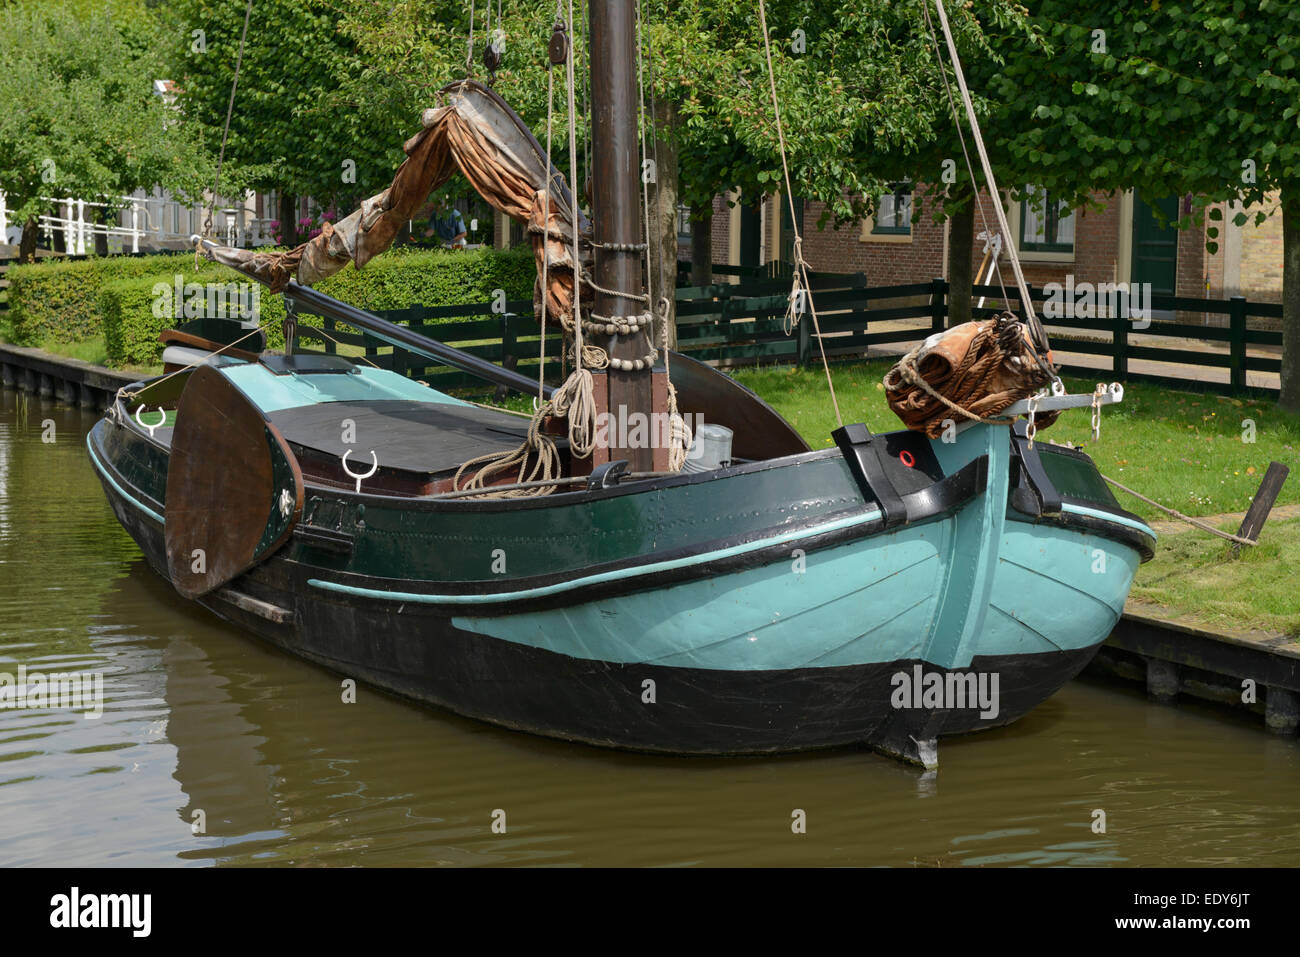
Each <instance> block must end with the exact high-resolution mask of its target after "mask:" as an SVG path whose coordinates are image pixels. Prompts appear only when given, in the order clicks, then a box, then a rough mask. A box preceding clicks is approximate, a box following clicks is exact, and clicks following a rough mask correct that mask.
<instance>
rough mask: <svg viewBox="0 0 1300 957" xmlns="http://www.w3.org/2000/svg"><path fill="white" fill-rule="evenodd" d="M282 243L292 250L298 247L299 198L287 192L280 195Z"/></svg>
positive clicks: (283, 191) (281, 191) (282, 191)
mask: <svg viewBox="0 0 1300 957" xmlns="http://www.w3.org/2000/svg"><path fill="white" fill-rule="evenodd" d="M278 199H279V202H278V204H277V205H278V206H279V207H280V210H279V214H278V215H279V217H280V242H281V244H283V245H285V246H288V247H289V248H290V249H292V248H293V247H294V246H297V245H298V197H297V196H294V195H293V194H292V193H289V192H287V191H285V190H280V192H279V193H278Z"/></svg>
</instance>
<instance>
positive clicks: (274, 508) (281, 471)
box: [164, 366, 303, 598]
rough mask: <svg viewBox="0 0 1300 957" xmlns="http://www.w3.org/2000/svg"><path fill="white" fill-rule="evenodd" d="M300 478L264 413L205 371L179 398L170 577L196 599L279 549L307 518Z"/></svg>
mask: <svg viewBox="0 0 1300 957" xmlns="http://www.w3.org/2000/svg"><path fill="white" fill-rule="evenodd" d="M302 506H303V484H302V471H301V470H300V469H299V467H298V462H297V459H295V457H294V455H293V453H292V452H291V451H290V450H289V446H288V444H287V443H286V442H285V440H284V437H283V436H282V435H281V434H280V432H279V430H277V429H276V428H275V426H273V425H271V424H270V423H269V422H267V421H266V419H265V417H264V416H263V415H262V413H261V411H260V410H259V409H258V408H257V407H256V406H255V405H253V403H252V402H250V401H249V399H248V398H247V397H246V396H245V395H244V394H243V393H242V392H240V391H239V389H237V388H236V387H235V386H234V385H232V384H231V383H230V382H229V380H227V379H226V378H225V377H224V376H223V375H221V373H219V372H217V371H216V370H215V369H213V368H212V367H210V366H199V367H198V368H197V369H195V371H194V372H193V373H192V374H191V375H190V380H189V382H188V383H187V384H186V386H185V391H184V392H183V393H181V401H180V406H179V408H178V409H177V412H176V427H175V429H174V430H173V432H172V446H171V457H170V460H169V462H168V466H167V500H166V523H165V526H164V535H165V540H166V545H167V570H168V574H169V575H170V577H171V580H172V584H173V585H174V586H175V587H176V590H177V591H178V592H180V593H181V594H182V595H184V596H185V597H186V598H197V597H199V596H200V595H205V594H207V593H208V592H210V591H212V590H213V589H215V588H220V587H221V586H222V585H225V584H227V583H228V582H230V581H231V580H232V579H234V578H235V577H236V576H238V575H239V574H241V573H243V572H245V571H247V570H248V569H249V568H251V567H252V566H254V565H256V564H257V563H258V562H260V561H262V560H263V559H264V558H266V557H267V556H269V555H270V554H271V553H272V552H274V551H275V550H276V549H277V548H278V547H279V546H280V545H281V544H283V542H284V541H285V539H286V538H287V537H288V536H289V534H290V532H292V531H293V526H294V525H295V524H296V523H297V521H298V519H299V518H300V517H301V516H302Z"/></svg>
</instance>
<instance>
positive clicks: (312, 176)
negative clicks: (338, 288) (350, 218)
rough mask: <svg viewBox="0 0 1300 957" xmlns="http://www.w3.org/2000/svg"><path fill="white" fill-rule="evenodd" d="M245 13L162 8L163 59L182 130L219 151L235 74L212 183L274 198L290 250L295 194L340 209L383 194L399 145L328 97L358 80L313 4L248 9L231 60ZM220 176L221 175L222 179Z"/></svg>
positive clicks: (273, 0)
mask: <svg viewBox="0 0 1300 957" xmlns="http://www.w3.org/2000/svg"><path fill="white" fill-rule="evenodd" d="M245 11H246V4H244V3H233V2H225V0H181V2H179V3H176V4H174V5H173V6H172V7H170V8H168V13H167V18H168V19H167V29H166V37H167V48H168V54H167V57H168V62H169V64H170V68H171V70H172V73H173V75H174V78H175V80H176V81H177V84H178V86H179V88H180V94H179V100H178V102H179V104H180V106H181V108H182V110H183V111H184V113H185V116H186V120H187V122H189V123H194V124H198V125H199V126H201V127H203V128H204V130H205V132H206V135H207V137H208V139H209V140H212V141H215V143H216V144H220V140H221V136H222V131H223V128H224V126H225V122H226V112H227V108H228V106H229V103H230V92H231V86H232V84H233V82H234V79H235V67H236V64H237V63H239V82H238V87H237V89H236V93H235V100H234V108H233V111H232V112H231V119H230V132H229V135H228V139H227V143H226V152H225V164H224V170H225V171H226V172H225V173H223V182H222V186H221V188H220V189H219V190H218V191H219V192H221V193H222V194H225V195H230V194H232V193H234V192H236V191H237V190H238V189H240V188H241V187H242V186H244V185H252V186H257V187H260V188H263V189H275V190H278V191H279V193H280V198H281V203H280V206H281V209H280V221H281V228H282V231H283V234H284V236H283V238H284V241H285V242H286V243H287V244H289V245H293V244H294V242H295V241H296V238H297V237H296V236H295V222H294V221H295V220H296V218H297V217H296V213H295V212H294V210H295V209H296V206H297V203H296V197H297V196H301V195H310V196H312V197H315V198H316V199H317V200H319V201H321V202H322V203H330V202H333V203H336V204H339V205H343V206H350V205H352V204H354V203H355V202H357V201H359V200H360V199H362V198H364V197H366V196H369V195H371V194H372V193H374V192H377V191H378V190H380V189H382V188H383V187H384V186H386V185H387V184H388V183H389V181H391V179H392V175H393V170H394V169H395V168H396V166H397V165H398V164H399V163H400V162H401V159H402V151H401V137H396V138H395V137H394V136H393V135H392V132H393V131H392V129H391V127H390V126H388V125H382V126H380V127H376V126H375V125H373V123H371V122H370V120H372V119H373V117H374V116H375V111H374V110H372V109H369V108H367V107H366V106H365V105H357V104H350V103H347V102H345V101H342V100H340V99H339V98H338V97H337V95H336V91H337V90H338V88H339V87H340V86H341V85H346V84H347V82H348V81H349V80H350V79H352V78H355V77H357V76H358V75H360V74H361V73H362V72H363V69H362V64H361V62H360V60H359V59H358V58H357V56H356V51H355V45H354V44H353V43H352V42H351V41H350V40H349V39H348V38H347V37H346V36H345V35H344V34H342V33H341V32H340V30H339V29H338V25H337V22H336V16H337V14H336V12H335V8H334V7H332V6H331V5H329V4H328V3H326V2H324V0H255V2H254V3H253V5H252V12H251V16H250V17H249V24H248V34H247V38H246V41H245V44H244V50H243V57H242V62H241V61H240V56H239V46H240V36H241V33H242V32H243V27H244V15H245ZM227 174H228V175H227Z"/></svg>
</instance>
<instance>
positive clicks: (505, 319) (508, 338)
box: [496, 312, 519, 402]
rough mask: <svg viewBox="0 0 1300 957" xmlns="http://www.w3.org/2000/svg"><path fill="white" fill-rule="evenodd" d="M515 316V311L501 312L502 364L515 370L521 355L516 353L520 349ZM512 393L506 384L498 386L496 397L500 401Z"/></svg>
mask: <svg viewBox="0 0 1300 957" xmlns="http://www.w3.org/2000/svg"><path fill="white" fill-rule="evenodd" d="M514 318H515V313H513V312H503V313H501V365H502V366H503V367H504V368H506V369H510V370H511V371H514V369H516V368H517V367H518V365H519V356H518V355H516V353H517V351H518V349H517V346H518V340H517V337H516V335H515V327H514V325H513V324H512V323H511V321H510V320H512V319H514ZM509 394H510V390H509V389H507V388H506V387H505V386H503V385H500V386H497V390H496V399H497V401H498V402H500V401H501V400H503V399H505V398H506V396H508V395H509Z"/></svg>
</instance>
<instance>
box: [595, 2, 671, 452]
mask: <svg viewBox="0 0 1300 957" xmlns="http://www.w3.org/2000/svg"><path fill="white" fill-rule="evenodd" d="M590 9H591V15H590V26H591V139H592V147H591V153H592V168H591V184H592V207H593V213H594V217H593V218H594V222H593V224H592V225H593V238H594V239H595V247H596V248H595V280H596V285H598V286H600V287H601V288H603V289H608V290H611V291H615V290H616V291H618V292H622V293H631V294H633V295H635V296H638V297H640V296H644V295H645V287H644V286H643V285H642V282H641V254H640V252H639V251H638V250H639V249H640V248H641V243H643V242H644V237H643V236H641V234H640V218H641V217H640V208H639V205H638V192H639V185H640V181H639V179H638V173H639V171H638V169H637V155H638V154H637V149H638V142H637V96H636V75H635V73H634V71H635V69H636V55H637V50H636V6H635V0H591V3H590ZM584 292H585V291H584ZM591 311H592V312H594V313H596V314H598V315H601V316H636V315H640V314H641V313H643V312H646V311H648V306H647V304H646V303H645V302H644V301H642V300H641V299H632V298H627V297H625V296H619V295H610V294H609V293H605V292H597V293H595V298H594V301H593V306H592V310H591ZM596 321H597V322H599V321H600V320H596ZM649 331H650V327H649V326H648V325H647V327H646V333H637V334H635V335H625V336H604V335H601V336H594V337H593V338H594V339H595V341H596V344H597V345H600V346H601V347H602V348H604V349H605V351H606V352H608V353H609V355H610V358H612V359H626V360H631V361H635V360H638V359H644V358H645V356H646V355H647V354H648V353H649V352H650V351H651V347H650V345H649V340H648V333H649ZM601 378H603V379H604V382H603V383H602V381H601ZM602 385H604V386H605V388H606V392H605V396H604V398H605V400H606V401H605V402H603V403H602V402H601V396H600V395H599V392H600V390H601V387H602ZM596 389H597V393H598V395H597V405H598V406H602V407H603V409H604V410H605V411H608V412H609V414H610V417H611V422H612V423H618V422H619V421H627V420H628V416H630V415H631V414H633V413H641V414H644V415H646V416H647V419H648V418H649V414H650V413H652V412H653V411H655V409H654V379H653V374H652V373H651V372H650V371H649V370H648V369H633V370H624V369H615V368H613V366H612V364H611V367H610V369H609V370H608V373H607V374H606V375H605V376H603V377H598V378H597V380H596ZM633 438H634V436H633V429H632V428H631V427H629V428H627V429H626V430H624V429H620V428H617V427H616V425H613V424H611V427H610V428H609V429H608V442H607V449H608V451H607V452H606V453H605V454H604V455H601V456H600V458H602V459H604V460H605V461H609V460H612V459H627V460H628V462H629V463H630V468H631V469H632V470H633V471H650V470H652V469H653V468H654V465H655V463H654V458H655V456H654V454H653V453H654V450H653V449H651V448H650V447H649V442H638V441H633V440H632V439H633ZM627 445H638V446H641V447H639V448H628V447H627Z"/></svg>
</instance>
